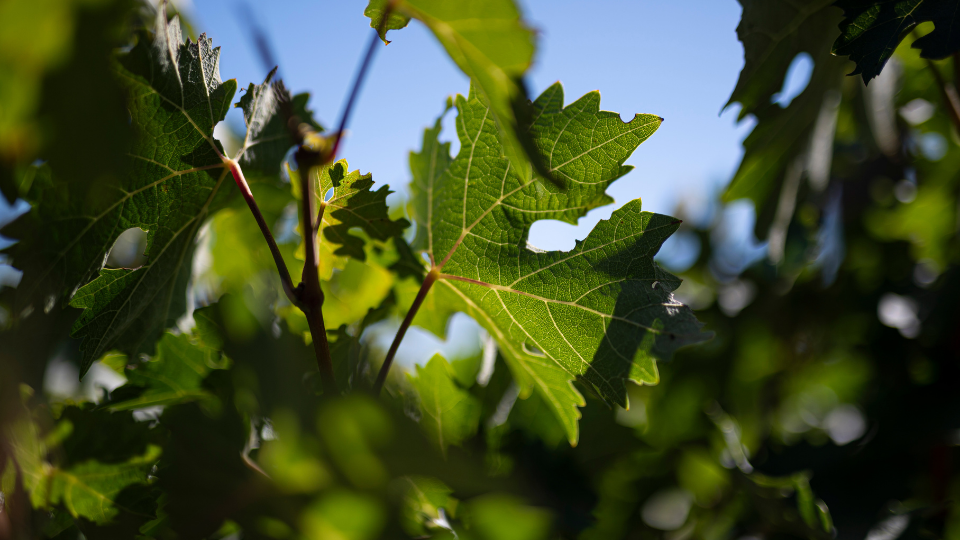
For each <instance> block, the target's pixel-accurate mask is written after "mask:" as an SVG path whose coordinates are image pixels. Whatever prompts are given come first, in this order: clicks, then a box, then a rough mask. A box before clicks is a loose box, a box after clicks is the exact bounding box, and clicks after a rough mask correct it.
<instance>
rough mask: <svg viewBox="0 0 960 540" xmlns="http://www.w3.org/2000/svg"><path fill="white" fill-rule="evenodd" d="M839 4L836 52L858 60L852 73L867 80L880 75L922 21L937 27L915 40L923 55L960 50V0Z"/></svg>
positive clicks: (844, 1) (850, 1)
mask: <svg viewBox="0 0 960 540" xmlns="http://www.w3.org/2000/svg"><path fill="white" fill-rule="evenodd" d="M835 5H836V6H837V7H839V8H841V9H843V15H844V19H843V22H841V23H840V30H841V33H840V37H838V38H837V40H836V41H835V42H834V44H833V53H834V54H836V55H840V56H849V57H850V59H851V60H853V61H854V62H856V63H857V68H856V69H855V70H854V71H853V72H852V73H851V75H856V74H861V75H862V76H863V82H864V83H867V82H869V81H870V79H872V78H874V77H876V76H877V75H879V74H880V71H881V70H882V69H883V66H885V65H886V63H887V60H889V59H890V57H891V56H893V52H894V51H895V50H896V49H897V45H899V44H900V42H901V41H903V38H904V37H906V36H907V34H908V33H909V32H910V30H912V29H913V28H914V27H916V26H917V25H918V24H920V23H922V22H927V21H933V24H934V29H933V31H932V32H930V33H929V34H927V35H925V36H923V37H921V38H919V39H917V40H916V41H915V42H914V43H913V47H914V48H915V49H920V56H921V57H923V58H930V59H941V58H946V57H948V56H950V55H951V54H953V53H955V52H957V51H958V50H960V33H958V32H957V31H956V30H955V29H954V27H955V26H956V22H957V11H958V10H960V1H958V0H937V1H934V0H880V1H877V0H873V1H870V0H866V1H865V0H838V1H837V2H836V4H835Z"/></svg>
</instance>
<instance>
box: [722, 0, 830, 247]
mask: <svg viewBox="0 0 960 540" xmlns="http://www.w3.org/2000/svg"><path fill="white" fill-rule="evenodd" d="M740 4H741V5H742V6H743V17H742V19H741V22H740V25H739V26H737V36H738V38H739V39H740V41H741V42H742V43H743V50H744V66H743V70H741V72H740V78H739V79H738V80H737V85H736V87H735V88H734V90H733V93H732V94H731V95H730V99H729V101H728V102H727V105H726V106H730V105H731V104H733V103H739V104H740V105H741V107H742V108H741V109H740V113H739V119H741V120H742V119H744V118H746V117H747V116H748V115H751V114H752V115H754V116H755V117H756V120H757V125H756V127H755V128H754V129H753V131H751V133H750V135H749V136H748V137H747V138H746V139H745V140H744V141H743V147H744V155H743V159H742V160H741V161H740V166H739V168H738V169H737V172H736V174H735V175H734V177H733V179H732V180H731V182H730V185H729V187H728V188H727V191H726V192H725V193H724V195H723V200H724V201H733V200H737V199H749V200H751V201H752V202H753V203H754V205H755V208H756V212H757V220H756V223H755V233H756V235H757V237H758V238H761V239H766V238H767V236H768V234H769V233H770V229H771V227H772V226H773V225H774V221H775V215H776V214H777V206H778V203H779V200H780V198H781V192H782V191H783V189H784V184H785V183H786V184H791V185H792V186H793V187H792V189H793V190H796V189H797V188H796V184H799V175H800V174H802V173H803V167H804V166H805V165H806V163H807V160H808V157H807V156H808V152H809V150H810V147H811V137H812V136H813V132H814V128H815V126H816V124H817V121H818V118H820V117H821V112H823V113H824V115H826V116H825V117H826V118H829V115H830V114H834V115H835V114H836V105H835V103H833V102H831V101H829V100H828V97H829V96H831V95H836V92H837V91H838V89H839V87H840V84H841V82H842V79H843V77H842V73H843V70H844V66H845V65H846V62H845V61H844V60H843V59H840V58H836V57H834V56H832V55H831V54H830V43H831V42H832V40H833V38H834V36H836V35H837V28H836V26H837V23H838V22H839V20H840V12H839V11H838V10H836V9H834V8H833V6H832V2H831V1H830V0H820V1H817V2H810V3H802V4H794V3H791V2H789V1H787V0H774V1H768V2H764V1H761V0H741V2H740ZM801 53H806V54H809V55H810V58H811V59H812V60H813V72H812V73H811V76H810V81H809V82H808V83H807V87H806V88H805V89H804V90H803V91H802V92H801V93H800V95H798V96H797V97H796V98H794V99H793V100H792V101H791V102H790V104H789V105H788V106H787V107H785V108H784V107H782V106H781V105H779V104H777V103H773V101H774V99H775V94H777V93H778V92H780V90H781V89H782V87H783V84H784V79H785V77H786V74H787V70H788V69H789V67H790V65H791V62H792V61H793V60H794V59H795V58H796V57H797V55H799V54H801ZM834 118H835V116H834ZM832 135H833V133H832V131H831V132H830V133H828V134H827V136H829V137H832ZM791 167H794V171H793V173H794V174H795V175H796V176H797V178H796V179H795V180H793V181H792V183H791V181H790V180H789V176H790V175H791ZM787 188H788V189H790V186H787ZM788 195H789V194H788ZM787 200H791V201H792V200H793V198H791V197H787ZM792 210H793V209H792V208H784V211H783V213H784V215H785V218H784V219H788V218H789V217H791V216H792V214H793V212H792Z"/></svg>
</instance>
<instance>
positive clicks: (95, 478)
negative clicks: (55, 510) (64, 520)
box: [0, 411, 160, 524]
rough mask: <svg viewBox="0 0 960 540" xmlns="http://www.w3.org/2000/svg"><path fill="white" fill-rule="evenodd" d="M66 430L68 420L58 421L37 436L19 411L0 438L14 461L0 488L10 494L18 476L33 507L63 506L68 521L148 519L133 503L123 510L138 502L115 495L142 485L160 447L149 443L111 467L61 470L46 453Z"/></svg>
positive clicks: (89, 463) (91, 463) (94, 464)
mask: <svg viewBox="0 0 960 540" xmlns="http://www.w3.org/2000/svg"><path fill="white" fill-rule="evenodd" d="M70 432H71V425H70V422H69V421H61V422H60V423H59V424H58V425H57V427H56V428H55V429H54V431H53V432H51V433H50V434H48V435H47V436H45V437H41V436H40V433H39V431H38V429H37V426H36V424H35V423H34V422H33V421H32V420H31V419H30V416H29V414H26V411H24V414H21V415H20V417H19V418H18V419H17V420H16V421H15V422H12V423H10V424H8V425H7V426H5V430H4V433H3V435H4V436H5V437H8V440H10V441H12V442H13V444H12V445H11V449H12V451H13V455H12V456H11V457H12V458H15V459H16V463H17V468H16V469H15V468H14V467H10V468H9V469H8V470H9V471H10V475H5V476H4V478H3V485H2V486H0V487H2V489H3V490H4V491H8V492H9V491H13V489H12V488H13V485H12V483H13V481H14V478H13V474H19V475H21V480H22V481H23V485H24V488H26V490H27V492H29V493H30V501H31V503H32V504H33V506H34V507H35V508H51V507H53V506H54V505H57V504H63V505H64V507H66V509H67V511H68V512H70V514H71V515H72V516H73V517H83V518H86V519H88V520H90V521H92V522H94V523H97V524H106V523H110V522H112V521H113V520H114V519H115V518H116V517H117V516H118V515H119V514H120V513H121V512H125V513H129V514H133V515H137V516H139V517H141V518H146V519H149V518H150V517H152V516H150V515H147V514H144V513H142V512H141V511H140V509H139V505H134V506H137V507H136V508H131V507H129V506H126V505H125V504H124V503H125V502H132V503H135V502H140V501H139V499H137V500H130V501H127V499H128V498H129V497H125V496H124V497H122V496H121V492H124V491H125V490H128V491H127V493H130V491H129V490H130V488H133V487H135V486H143V485H146V484H147V483H148V478H147V475H148V473H149V471H150V468H151V467H153V465H154V464H155V463H156V461H157V459H158V458H159V457H160V448H159V447H158V446H155V445H149V446H147V448H146V450H145V451H144V452H143V454H142V455H136V456H132V457H130V458H129V459H125V460H123V461H119V462H115V463H105V462H99V461H96V460H94V459H88V460H84V461H82V462H79V463H75V464H72V465H68V466H65V467H61V466H56V465H54V464H52V463H50V462H48V461H47V460H46V459H47V458H46V456H47V454H48V452H50V451H51V450H52V449H53V448H54V447H57V446H58V445H59V443H60V442H62V440H63V438H64V437H67V436H69V435H70ZM68 457H69V456H68ZM141 495H142V493H141ZM121 498H122V499H124V500H123V501H122V502H121Z"/></svg>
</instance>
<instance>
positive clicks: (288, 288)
mask: <svg viewBox="0 0 960 540" xmlns="http://www.w3.org/2000/svg"><path fill="white" fill-rule="evenodd" d="M223 160H224V162H225V163H226V164H227V166H229V167H230V174H232V175H233V180H234V181H235V182H236V183H237V187H239V188H240V193H241V194H243V199H244V200H245V201H247V206H248V207H250V212H252V213H253V217H254V219H256V220H257V225H259V226H260V232H262V233H263V237H264V239H266V241H267V245H268V246H269V247H270V254H271V255H273V262H274V263H276V265H277V272H278V273H279V274H280V283H281V284H282V285H283V293H284V294H285V295H287V298H288V299H289V300H290V302H291V303H293V304H294V305H299V303H300V301H299V299H298V298H297V294H296V291H295V289H294V287H293V280H292V279H291V278H290V271H289V270H287V263H285V262H283V256H282V255H281V254H280V248H279V247H277V241H276V239H275V238H274V237H273V233H272V232H270V227H269V226H268V225H267V222H266V220H264V219H263V214H262V213H261V212H260V207H259V206H257V201H256V199H254V198H253V192H251V191H250V186H249V184H247V180H246V179H245V178H244V177H243V170H242V169H240V164H239V163H237V162H236V161H235V160H232V159H230V158H226V157H225V158H223Z"/></svg>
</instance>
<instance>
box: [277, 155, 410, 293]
mask: <svg viewBox="0 0 960 540" xmlns="http://www.w3.org/2000/svg"><path fill="white" fill-rule="evenodd" d="M347 171H348V166H347V162H346V160H343V159H341V160H339V161H337V162H336V163H334V164H332V165H330V166H325V167H319V168H318V169H314V170H312V171H311V174H316V182H317V189H316V193H317V197H318V198H319V200H318V201H317V207H318V208H319V209H320V211H322V212H323V218H322V220H321V221H320V225H319V228H318V231H317V236H318V238H317V245H318V249H319V251H320V268H319V270H320V279H322V280H329V279H330V278H331V276H332V275H333V269H334V268H340V269H342V268H344V266H345V265H346V264H347V260H348V258H354V259H356V260H359V261H365V260H366V253H365V252H364V244H365V242H364V238H363V237H361V236H358V235H355V234H350V230H351V229H353V228H357V229H360V230H361V231H363V233H364V234H366V235H367V236H368V237H370V238H372V239H374V240H380V241H383V240H389V239H391V238H394V237H398V236H400V235H401V234H403V230H404V229H406V228H407V227H409V226H410V222H408V221H407V220H406V219H403V218H401V219H397V220H391V219H390V216H389V214H388V208H387V197H388V196H389V195H390V194H391V193H393V192H392V191H390V188H389V187H388V186H387V185H382V186H380V188H379V189H377V190H376V191H373V190H372V189H371V188H372V187H373V177H372V176H371V175H370V173H367V174H360V171H358V170H357V171H352V172H347ZM298 174H299V173H298V172H297V171H290V178H291V182H290V185H291V189H292V190H293V192H294V194H295V195H296V197H297V198H298V199H299V198H300V197H301V194H300V189H299V185H300V181H299V180H298V178H299V177H298ZM297 256H298V257H299V258H300V259H301V260H302V259H303V257H304V246H303V244H302V243H301V245H300V247H299V248H298V250H297Z"/></svg>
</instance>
